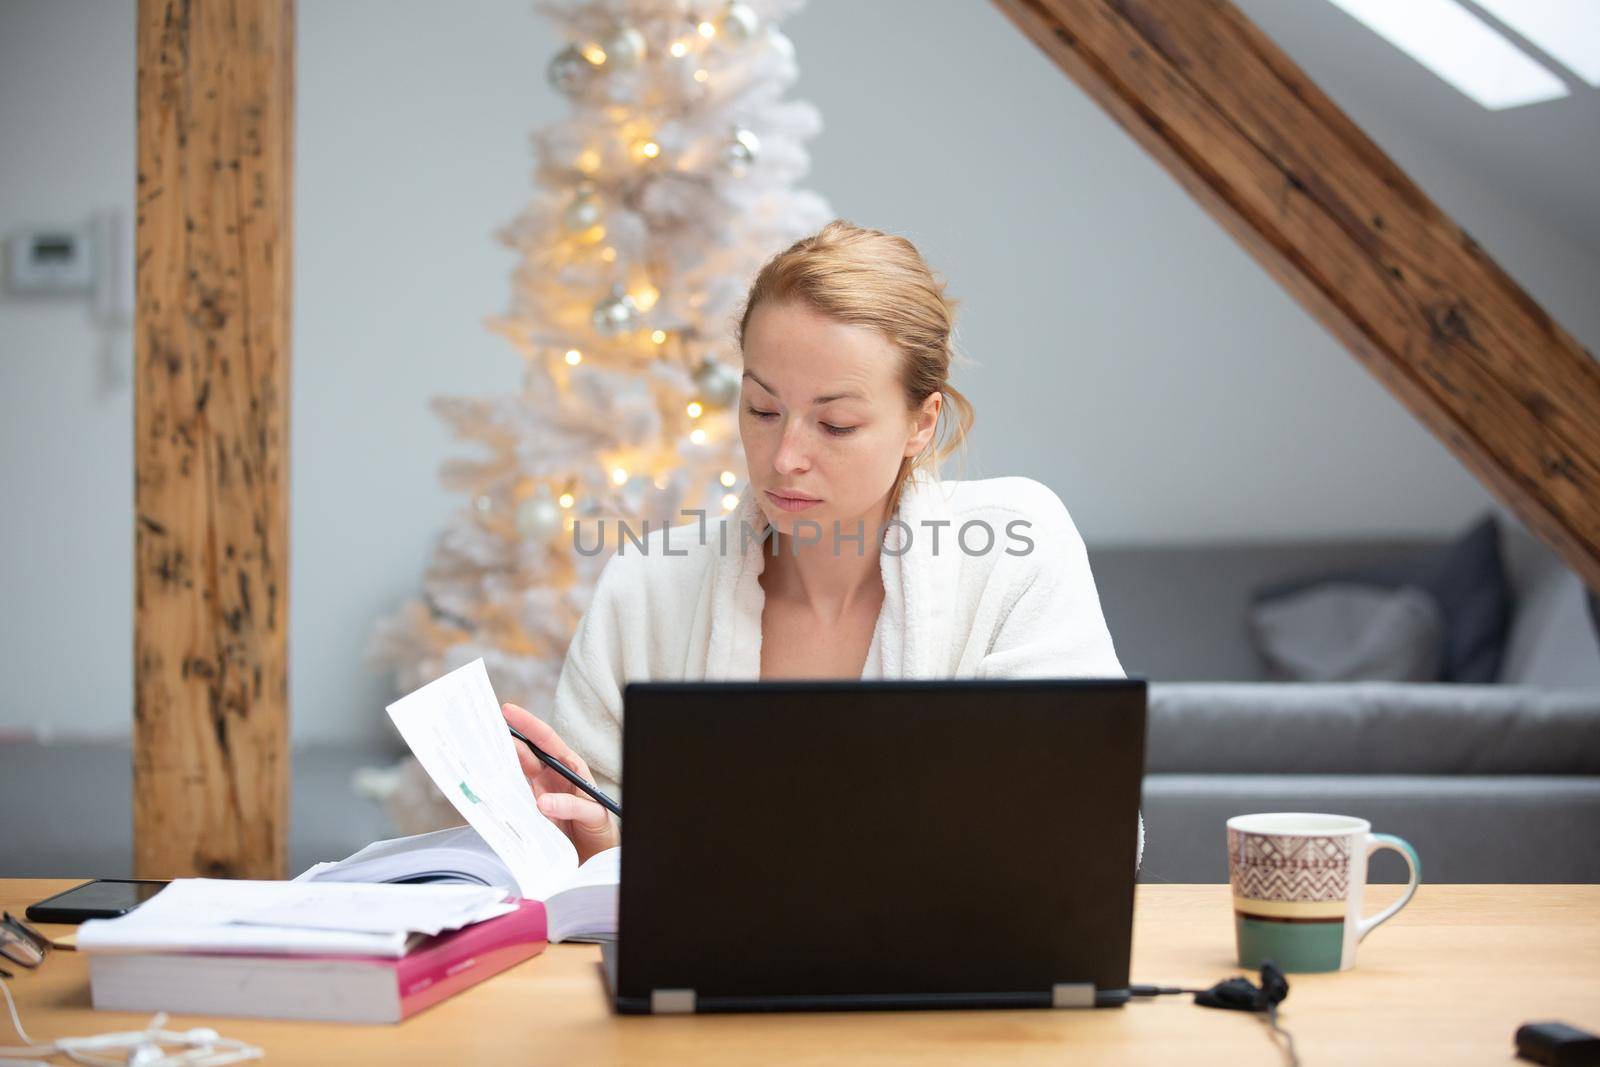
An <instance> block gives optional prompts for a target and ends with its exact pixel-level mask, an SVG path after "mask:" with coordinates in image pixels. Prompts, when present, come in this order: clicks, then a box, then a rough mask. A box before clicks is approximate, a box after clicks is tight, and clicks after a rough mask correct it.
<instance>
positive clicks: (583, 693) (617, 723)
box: [546, 556, 637, 796]
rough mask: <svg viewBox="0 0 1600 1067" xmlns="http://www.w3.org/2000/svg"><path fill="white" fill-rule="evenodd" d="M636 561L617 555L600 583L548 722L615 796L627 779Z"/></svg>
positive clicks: (571, 646) (574, 638) (564, 669)
mask: <svg viewBox="0 0 1600 1067" xmlns="http://www.w3.org/2000/svg"><path fill="white" fill-rule="evenodd" d="M634 558H635V557H623V556H612V557H611V559H610V560H608V561H607V562H606V565H605V567H604V568H602V569H601V571H600V577H599V579H598V580H597V581H596V582H595V588H594V594H593V596H592V597H591V598H590V601H589V608H588V610H587V611H585V612H584V615H583V618H582V620H580V621H579V623H578V629H577V632H576V633H574V634H573V635H572V642H571V644H569V645H568V646H567V658H566V661H565V662H563V663H562V665H561V675H560V677H559V678H558V679H557V681H556V695H555V701H554V703H553V704H552V705H551V708H550V713H549V715H548V716H546V718H547V719H548V721H549V723H550V725H551V726H553V727H554V728H555V731H556V733H558V734H560V735H561V739H562V740H563V741H565V742H566V743H567V744H568V745H569V746H571V747H572V749H573V750H574V751H576V752H577V753H578V755H580V756H582V757H583V759H584V762H585V763H587V764H588V765H589V771H590V773H591V774H593V775H594V780H595V784H596V785H597V786H599V787H600V788H601V790H602V791H604V792H606V793H609V794H610V795H612V796H617V795H618V794H619V792H620V789H619V786H620V783H621V780H622V690H623V687H624V686H625V685H626V684H627V678H626V672H625V670H624V666H623V649H624V647H626V646H625V642H626V641H627V640H628V639H629V638H628V634H627V633H626V632H625V630H626V624H627V622H628V617H629V612H628V611H627V610H626V605H625V600H626V597H627V594H628V592H629V589H630V584H629V583H630V582H631V581H634V580H636V579H637V575H634V574H632V573H631V572H632V571H633V560H634Z"/></svg>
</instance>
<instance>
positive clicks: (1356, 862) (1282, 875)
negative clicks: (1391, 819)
mask: <svg viewBox="0 0 1600 1067" xmlns="http://www.w3.org/2000/svg"><path fill="white" fill-rule="evenodd" d="M1383 848H1390V849H1393V850H1394V851H1396V852H1398V853H1400V855H1401V856H1403V857H1405V861H1406V864H1407V865H1408V866H1409V867H1410V868H1411V882H1410V884H1409V885H1407V886H1406V891H1405V893H1404V894H1403V895H1402V896H1401V897H1400V899H1399V900H1397V901H1395V902H1394V903H1393V904H1391V905H1389V906H1388V907H1387V908H1384V909H1383V910H1382V911H1380V912H1378V913H1377V914H1376V915H1374V916H1372V917H1371V918H1370V919H1369V918H1363V917H1362V914H1361V900H1362V897H1363V896H1364V895H1365V893H1364V891H1365V890H1366V887H1367V857H1368V856H1370V855H1372V854H1373V853H1374V852H1376V851H1378V850H1379V849H1383ZM1421 871H1422V865H1421V862H1420V861H1419V860H1418V859H1417V851H1416V849H1414V848H1412V847H1411V845H1410V844H1408V843H1407V842H1405V841H1403V840H1402V839H1400V838H1398V837H1395V836H1393V835H1392V834H1375V833H1373V832H1372V824H1371V823H1369V822H1367V820H1365V819H1357V818H1354V817H1352V816H1349V815H1314V814H1310V813H1307V812H1299V811H1291V812H1274V813H1271V814H1261V815H1235V816H1234V817H1233V818H1231V819H1229V820H1228V880H1229V881H1230V882H1231V883H1232V884H1233V928H1234V935H1235V937H1236V938H1237V941H1238V946H1239V966H1241V967H1248V968H1250V969H1252V970H1254V969H1256V968H1258V967H1260V966H1261V961H1262V960H1268V959H1270V960H1272V961H1273V962H1274V963H1276V964H1277V965H1278V966H1279V967H1281V968H1283V969H1284V970H1285V971H1300V972H1306V971H1347V970H1349V969H1350V968H1351V967H1354V966H1355V962H1356V945H1357V944H1358V943H1359V942H1360V941H1361V939H1362V938H1364V937H1366V936H1367V935H1368V934H1369V933H1371V932H1372V931H1373V929H1374V928H1375V927H1377V926H1378V925H1379V924H1380V923H1382V922H1384V921H1386V920H1388V919H1390V918H1392V917H1393V916H1394V914H1395V913H1396V912H1398V911H1399V910H1400V909H1401V908H1403V907H1405V906H1406V904H1407V903H1408V902H1409V901H1410V900H1411V897H1412V894H1414V893H1415V892H1416V891H1417V883H1418V882H1420V881H1421V879H1422V874H1421Z"/></svg>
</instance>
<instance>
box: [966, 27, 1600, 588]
mask: <svg viewBox="0 0 1600 1067" xmlns="http://www.w3.org/2000/svg"><path fill="white" fill-rule="evenodd" d="M994 2H995V4H996V6H998V7H999V8H1000V10H1001V11H1003V12H1004V13H1005V14H1006V15H1007V16H1008V17H1009V18H1010V19H1011V20H1012V21H1013V22H1014V23H1015V24H1016V25H1017V26H1018V27H1019V28H1020V29H1021V30H1022V31H1023V32H1024V33H1025V34H1027V35H1028V36H1029V37H1030V38H1031V39H1032V40H1033V41H1034V43H1036V44H1037V45H1038V46H1039V47H1040V48H1041V49H1042V50H1043V51H1044V52H1045V54H1046V55H1048V56H1049V57H1050V58H1051V59H1052V60H1054V61H1055V63H1056V64H1057V65H1058V66H1060V67H1061V69H1062V70H1064V71H1065V72H1066V73H1067V74H1068V75H1069V76H1071V77H1072V79H1073V80H1074V81H1076V82H1077V83H1078V84H1079V85H1080V86H1081V87H1082V88H1083V89H1084V90H1085V91H1086V92H1088V93H1089V95H1090V96H1091V97H1093V98H1094V99H1095V100H1096V101H1097V102H1098V103H1099V104H1100V105H1101V106H1102V107H1104V108H1105V110H1106V111H1107V112H1109V113H1110V115H1111V116H1112V118H1114V119H1115V120H1116V121H1117V122H1118V123H1119V124H1120V125H1121V126H1122V127H1123V128H1124V129H1125V130H1127V131H1128V132H1129V133H1130V134H1131V135H1132V136H1133V137H1134V139H1135V140H1137V141H1138V142H1139V143H1140V144H1141V145H1143V146H1144V148H1145V149H1146V150H1148V151H1149V152H1150V153H1151V154H1152V155H1154V156H1155V157H1156V159H1157V160H1158V161H1160V162H1161V164H1162V165H1163V166H1165V167H1166V169H1167V170H1168V171H1169V172H1170V173H1171V174H1172V175H1173V176H1174V177H1175V178H1177V180H1178V182H1179V183H1180V184H1181V185H1182V186H1183V187H1184V188H1185V189H1186V190H1188V191H1189V193H1190V194H1192V195H1193V196H1194V197H1195V199H1196V200H1198V201H1199V202H1200V204H1201V205H1202V206H1204V207H1205V208H1206V210H1207V211H1209V212H1210V213H1211V215H1212V216H1213V217H1214V218H1216V219H1217V221H1219V222H1220V223H1221V224H1222V225H1223V227H1224V228H1225V229H1226V230H1228V232H1229V233H1231V234H1232V235H1233V236H1234V238H1235V239H1237V240H1238V241H1239V242H1240V243H1241V244H1242V245H1244V247H1245V248H1246V249H1247V250H1248V251H1249V252H1250V253H1251V254H1252V255H1253V256H1254V257H1255V258H1256V260H1257V261H1258V262H1260V263H1261V264H1262V266H1264V267H1265V268H1266V269H1267V270H1268V271H1269V272H1270V273H1271V274H1272V275H1273V276H1274V277H1275V278H1277V280H1278V281H1279V282H1280V283H1282V284H1283V286H1284V288H1286V289H1287V290H1288V291H1289V292H1290V293H1291V294H1292V295H1293V296H1294V297H1295V298H1296V299H1297V300H1299V301H1300V303H1301V304H1302V305H1304V306H1305V307H1306V308H1307V310H1309V311H1310V312H1311V313H1312V314H1313V315H1314V316H1316V318H1317V319H1318V320H1319V321H1321V322H1322V323H1323V325H1324V326H1326V327H1327V328H1328V329H1329V330H1330V331H1332V332H1333V334H1334V336H1336V337H1338V338H1339V339H1340V340H1341V341H1342V342H1344V344H1345V345H1346V346H1347V347H1348V348H1349V349H1350V351H1351V352H1353V353H1354V354H1355V355H1356V357H1357V358H1358V359H1360V360H1361V362H1362V363H1363V365H1365V366H1366V367H1367V369H1368V370H1369V371H1371V372H1372V374H1373V375H1375V376H1376V377H1377V378H1378V380H1379V381H1380V382H1382V383H1383V384H1384V385H1385V386H1386V387H1387V388H1388V389H1389V390H1390V392H1392V393H1393V394H1394V395H1395V396H1396V397H1397V398H1398V399H1399V400H1400V402H1401V403H1402V404H1404V405H1405V406H1406V407H1407V408H1408V409H1409V410H1410V411H1411V413H1412V414H1413V415H1415V416H1416V417H1417V418H1418V419H1420V420H1421V421H1422V422H1423V424H1424V425H1426V426H1427V427H1428V428H1429V429H1430V430H1431V431H1433V433H1434V434H1435V435H1436V436H1438V437H1439V439H1440V440H1442V441H1443V442H1444V443H1445V445H1446V446H1447V447H1448V448H1449V449H1450V451H1451V452H1453V453H1454V454H1455V456H1456V457H1457V458H1458V459H1459V460H1460V461H1461V462H1462V463H1464V464H1465V465H1466V466H1467V468H1468V469H1469V470H1470V471H1472V473H1473V474H1474V475H1476V476H1477V477H1478V478H1479V479H1480V480H1481V481H1482V482H1483V483H1484V484H1485V485H1486V486H1487V487H1488V488H1489V489H1490V491H1491V492H1493V493H1494V494H1495V495H1496V496H1497V497H1499V499H1501V500H1502V501H1504V502H1505V504H1506V505H1507V506H1508V507H1509V508H1510V509H1511V510H1512V511H1513V512H1514V513H1515V514H1516V515H1517V516H1518V517H1519V518H1520V519H1521V520H1522V521H1523V522H1524V523H1526V524H1527V526H1528V527H1529V529H1531V530H1533V531H1534V533H1535V534H1537V535H1538V536H1539V537H1540V538H1541V539H1543V540H1544V541H1545V542H1546V543H1547V544H1549V545H1550V547H1551V548H1552V549H1554V550H1555V551H1556V552H1558V553H1559V554H1560V555H1561V557H1562V558H1563V559H1565V560H1566V562H1567V563H1568V564H1569V565H1570V566H1571V567H1572V568H1573V569H1574V570H1575V571H1577V573H1578V574H1579V575H1581V576H1582V577H1583V579H1584V580H1585V581H1586V582H1587V583H1588V585H1589V587H1590V588H1591V589H1597V590H1600V365H1597V364H1596V362H1595V359H1594V356H1593V355H1591V354H1590V353H1589V352H1588V351H1587V350H1585V349H1584V348H1583V347H1582V346H1581V345H1579V344H1578V343H1577V341H1575V340H1574V339H1573V338H1572V337H1571V336H1570V335H1569V334H1567V332H1566V331H1565V330H1563V329H1562V328H1561V326H1560V325H1559V324H1558V323H1557V322H1556V321H1555V320H1554V319H1552V318H1551V317H1550V316H1549V315H1548V314H1546V313H1545V311H1544V310H1543V309H1542V308H1541V307H1540V306H1539V305H1538V303H1537V302H1536V301H1535V300H1534V299H1533V298H1532V297H1530V296H1529V295H1528V294H1527V293H1526V292H1524V291H1523V289H1522V288H1521V287H1520V286H1518V285H1517V283H1516V282H1515V281H1514V280H1512V278H1511V277H1510V276H1509V275H1507V274H1506V273H1505V271H1503V270H1501V269H1500V267H1499V266H1498V265H1496V264H1495V262H1494V261H1493V260H1492V259H1490V258H1489V256H1488V255H1487V254H1486V253H1485V252H1484V251H1483V249H1482V248H1480V247H1479V246H1478V244H1477V243H1476V242H1475V241H1473V240H1472V238H1471V237H1470V236H1468V235H1467V234H1466V233H1465V232H1463V231H1462V229H1461V228H1460V227H1459V226H1457V225H1456V224H1455V223H1454V222H1453V221H1451V219H1450V217H1449V216H1448V215H1446V214H1445V213H1444V212H1443V211H1442V210H1440V208H1439V207H1438V205H1436V204H1434V202H1433V201H1432V200H1431V199H1429V198H1428V196H1427V194H1426V193H1424V192H1423V191H1422V190H1421V189H1420V188H1418V187H1417V185H1416V184H1415V183H1413V182H1412V181H1411V179H1410V178H1408V177H1407V176H1406V174H1405V172H1404V171H1402V170H1401V169H1400V168H1399V167H1398V166H1396V165H1395V163H1394V162H1393V161H1392V160H1390V159H1389V157H1388V156H1386V155H1385V154H1384V153H1383V151H1382V150H1381V149H1379V148H1378V146H1377V145H1376V144H1374V143H1373V142H1372V141H1371V139H1369V138H1368V137H1367V136H1366V135H1365V134H1363V133H1362V132H1361V130H1360V129H1359V128H1358V127H1357V126H1356V125H1355V124H1354V123H1353V122H1351V121H1350V119H1349V118H1348V117H1347V116H1346V115H1345V114H1344V112H1342V111H1340V110H1339V108H1338V107H1337V106H1336V105H1335V104H1334V103H1333V102H1332V101H1331V100H1329V99H1328V97H1326V96H1325V95H1323V93H1322V92H1321V91H1320V90H1319V89H1318V88H1317V87H1316V85H1315V84H1314V83H1313V82H1312V81H1311V80H1310V79H1309V78H1307V77H1306V75H1305V73H1304V72H1303V71H1301V70H1300V68H1299V67H1297V66H1295V64H1294V63H1293V62H1291V61H1290V59H1289V58H1288V57H1287V56H1286V55H1284V53H1283V52H1282V50H1280V49H1279V48H1278V47H1277V46H1276V45H1274V44H1273V43H1272V41H1271V40H1269V39H1268V38H1267V37H1266V36H1265V35H1264V34H1262V33H1261V32H1260V31H1259V30H1258V29H1256V27H1255V26H1254V25H1253V24H1252V23H1251V22H1250V21H1249V20H1248V19H1246V18H1245V17H1244V16H1243V15H1242V14H1240V13H1239V11H1238V10H1237V9H1236V8H1234V7H1233V5H1232V4H1230V3H1228V2H1227V0H994ZM1395 462H1396V463H1397V464H1402V463H1404V462H1405V459H1404V457H1401V456H1397V457H1395Z"/></svg>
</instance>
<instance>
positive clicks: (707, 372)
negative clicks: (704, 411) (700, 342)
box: [694, 359, 742, 408]
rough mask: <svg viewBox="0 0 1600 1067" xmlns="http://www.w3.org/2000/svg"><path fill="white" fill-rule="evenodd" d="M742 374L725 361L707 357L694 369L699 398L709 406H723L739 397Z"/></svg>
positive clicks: (728, 404)
mask: <svg viewBox="0 0 1600 1067" xmlns="http://www.w3.org/2000/svg"><path fill="white" fill-rule="evenodd" d="M741 377H742V376H741V375H740V374H739V372H738V371H737V370H735V369H734V368H732V367H730V366H728V365H727V364H726V363H722V362H719V361H718V360H715V359H707V360H706V361H705V362H704V363H702V364H701V365H700V369H699V370H697V371H695V374H694V384H695V385H696V386H698V387H699V390H700V400H701V401H702V402H703V403H705V404H706V405H707V406H709V407H713V408H725V407H728V406H730V405H731V404H733V402H734V401H736V400H738V399H739V389H740V386H741V382H740V378H741Z"/></svg>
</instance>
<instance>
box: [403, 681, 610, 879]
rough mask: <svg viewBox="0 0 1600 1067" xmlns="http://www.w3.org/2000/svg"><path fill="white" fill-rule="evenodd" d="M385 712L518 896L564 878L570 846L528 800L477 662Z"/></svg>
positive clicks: (573, 862) (573, 864) (572, 852)
mask: <svg viewBox="0 0 1600 1067" xmlns="http://www.w3.org/2000/svg"><path fill="white" fill-rule="evenodd" d="M388 710H389V717H390V718H391V719H393V720H394V724H395V726H396V727H398V728H399V730H400V736H402V737H404V738H405V741H406V744H407V745H409V746H410V747H411V751H412V753H413V754H414V755H415V756H416V757H417V761H418V762H419V763H421V764H422V767H423V769H424V770H426V771H427V772H428V776H429V777H430V778H432V779H433V781H434V784H435V785H437V786H438V787H439V788H440V789H441V790H443V791H444V795H445V796H447V797H449V798H450V802H451V803H452V804H454V805H455V808H456V810H457V811H459V812H460V813H461V815H462V817H463V818H465V819H466V820H467V822H468V823H470V824H471V825H472V827H473V829H475V830H477V831H478V833H479V835H481V836H482V838H483V840H484V841H485V842H486V843H487V844H488V845H489V847H490V848H492V849H494V851H495V853H496V854H497V855H498V856H499V857H500V858H501V859H502V860H504V861H505V865H506V867H508V868H509V869H510V871H511V874H512V876H513V877H514V878H515V879H516V880H517V886H516V888H517V891H518V892H519V893H521V895H522V896H524V897H526V898H528V899H530V900H544V899H545V898H546V897H548V896H549V895H550V894H552V893H554V892H555V891H556V890H557V889H559V888H560V887H561V886H562V885H564V884H565V883H566V882H567V880H568V879H569V878H570V877H571V876H572V874H573V872H574V871H576V870H577V867H578V853H577V850H576V849H574V848H573V847H572V842H571V841H569V840H567V835H566V834H564V833H562V832H561V831H560V830H558V829H557V828H556V826H555V824H554V823H552V822H551V821H550V820H549V819H547V818H545V817H544V815H543V813H541V812H540V811H539V807H538V805H537V804H535V803H534V799H533V790H532V789H530V788H529V787H528V780H527V779H526V778H524V777H523V775H522V765H521V764H520V763H518V762H517V753H516V750H515V749H514V748H513V747H512V746H513V745H514V744H516V743H517V742H516V740H515V739H514V738H513V737H512V736H511V733H510V731H509V730H508V729H507V728H506V722H505V718H504V716H502V715H501V714H500V701H499V700H498V699H496V697H495V695H494V689H493V687H492V686H490V684H489V673H488V671H487V670H485V669H484V666H483V660H482V659H475V660H473V661H472V662H471V663H469V664H467V665H466V666H464V667H458V668H457V669H456V670H453V671H451V672H450V673H449V674H446V675H445V676H444V677H442V678H436V679H434V680H433V681H431V682H429V683H428V684H427V685H425V686H423V687H422V688H421V689H418V690H417V691H416V692H414V693H411V694H409V695H407V696H404V697H401V698H400V699H399V700H397V701H395V702H394V703H393V704H390V705H389V709H388Z"/></svg>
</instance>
